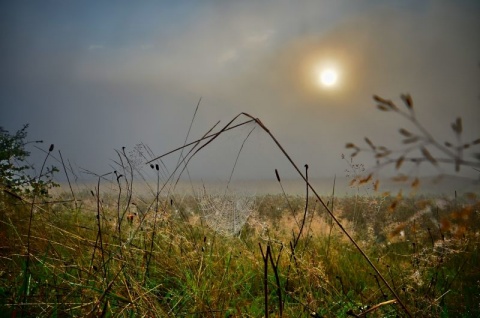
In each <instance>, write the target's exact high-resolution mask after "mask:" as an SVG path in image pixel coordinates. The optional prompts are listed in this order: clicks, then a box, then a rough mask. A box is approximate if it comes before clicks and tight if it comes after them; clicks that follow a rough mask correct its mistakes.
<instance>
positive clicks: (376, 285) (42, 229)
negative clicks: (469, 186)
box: [0, 182, 480, 317]
mask: <svg viewBox="0 0 480 318" xmlns="http://www.w3.org/2000/svg"><path fill="white" fill-rule="evenodd" d="M113 185H114V186H115V182H114V183H113ZM114 186H113V189H115V187H114ZM129 189H131V188H129V187H128V185H127V186H125V187H123V186H120V184H119V187H118V189H117V190H116V191H108V192H107V191H105V192H103V191H101V188H100V189H99V188H98V187H95V188H92V189H91V191H81V192H78V193H74V192H70V191H68V192H65V193H60V194H58V195H55V196H54V197H50V198H43V199H40V198H38V197H37V198H32V197H30V198H23V197H19V196H13V195H11V194H9V193H7V192H4V193H2V194H1V195H0V200H1V201H0V241H1V243H0V312H1V315H2V316H6V317H32V316H38V317H65V316H72V317H86V316H89V317H112V316H115V317H117V316H120V317H169V316H172V317H266V316H270V317H280V316H283V317H348V316H351V317H355V316H359V317H408V316H412V317H478V316H480V255H479V254H480V251H479V247H480V244H479V243H480V212H479V211H480V200H479V198H478V197H477V196H475V195H474V194H459V195H458V196H457V197H455V198H444V197H439V196H437V197H425V196H412V197H402V198H400V197H398V196H390V195H386V194H385V195H380V194H378V195H372V196H346V197H342V198H334V199H332V198H330V197H326V198H322V199H323V201H324V202H326V204H327V206H328V207H329V208H330V210H331V211H332V212H333V214H334V215H335V216H336V217H337V218H338V220H339V221H340V222H341V224H342V227H343V229H344V230H345V231H346V232H348V233H349V234H350V235H351V237H352V239H354V240H355V242H356V243H357V244H358V246H359V249H361V250H362V251H363V252H364V253H365V254H366V256H368V258H369V259H370V260H371V262H372V265H373V266H372V265H370V264H369V263H368V262H367V260H366V258H365V257H364V256H362V254H361V253H360V252H359V249H357V248H356V247H355V246H354V245H353V244H352V242H351V241H350V240H349V239H348V238H347V237H346V236H345V234H344V232H343V231H342V229H341V228H340V227H339V225H338V224H335V222H333V221H332V218H331V216H330V215H329V214H328V213H326V211H325V209H324V207H323V206H322V205H321V204H320V202H319V201H318V200H317V199H316V198H315V197H308V200H307V197H305V196H304V197H302V196H293V195H261V196H255V197H250V198H242V197H234V196H223V195H220V196H216V197H213V196H210V197H209V196H207V195H206V194H205V193H204V194H203V195H182V196H180V195H175V194H174V193H172V194H171V195H168V196H161V195H159V196H155V195H154V196H148V195H135V194H134V193H132V192H131V191H130V190H129ZM73 196H74V197H75V199H73ZM205 200H206V201H205ZM245 202H246V203H245ZM30 222H31V223H30ZM30 225H31V226H30ZM29 228H30V230H29ZM375 269H376V270H378V272H377V271H376V270H375ZM379 274H381V276H382V277H383V278H384V279H385V281H386V282H387V283H388V286H387V285H386V283H385V282H384V281H382V277H380V275H379ZM389 288H391V290H390V289H389ZM392 291H394V292H395V295H394V294H393V293H392ZM397 297H398V299H397ZM400 302H401V303H400Z"/></svg>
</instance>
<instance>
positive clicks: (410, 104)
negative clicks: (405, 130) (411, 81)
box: [400, 94, 413, 109]
mask: <svg viewBox="0 0 480 318" xmlns="http://www.w3.org/2000/svg"><path fill="white" fill-rule="evenodd" d="M400 97H401V98H402V100H403V102H404V103H405V105H406V106H407V107H408V109H412V108H413V100H412V96H410V94H402V95H401V96H400Z"/></svg>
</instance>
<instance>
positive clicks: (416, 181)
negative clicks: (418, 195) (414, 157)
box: [411, 178, 420, 189]
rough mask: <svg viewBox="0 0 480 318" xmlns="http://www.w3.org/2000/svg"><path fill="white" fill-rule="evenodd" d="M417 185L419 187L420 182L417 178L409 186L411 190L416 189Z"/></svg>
mask: <svg viewBox="0 0 480 318" xmlns="http://www.w3.org/2000/svg"><path fill="white" fill-rule="evenodd" d="M419 185H420V180H418V178H415V180H413V182H412V184H411V186H412V188H413V189H417V188H418V186H419Z"/></svg>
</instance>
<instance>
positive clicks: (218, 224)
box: [198, 189, 255, 236]
mask: <svg viewBox="0 0 480 318" xmlns="http://www.w3.org/2000/svg"><path fill="white" fill-rule="evenodd" d="M198 204H199V207H200V211H201V215H202V218H203V220H204V221H205V223H206V224H207V226H209V227H210V228H211V229H213V230H214V231H216V232H218V233H220V234H222V235H225V236H234V235H238V234H239V233H240V231H241V229H242V228H243V226H244V225H245V223H246V222H247V220H248V217H249V216H250V214H251V213H252V212H253V210H254V206H255V202H254V199H253V197H248V196H238V195H237V194H235V193H230V194H224V195H211V194H207V191H206V190H205V189H204V190H203V191H202V192H201V194H200V195H199V197H198Z"/></svg>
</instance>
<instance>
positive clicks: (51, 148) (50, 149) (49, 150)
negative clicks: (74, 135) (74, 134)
mask: <svg viewBox="0 0 480 318" xmlns="http://www.w3.org/2000/svg"><path fill="white" fill-rule="evenodd" d="M53 147H54V146H53V144H51V145H50V148H48V152H52V151H53Z"/></svg>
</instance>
